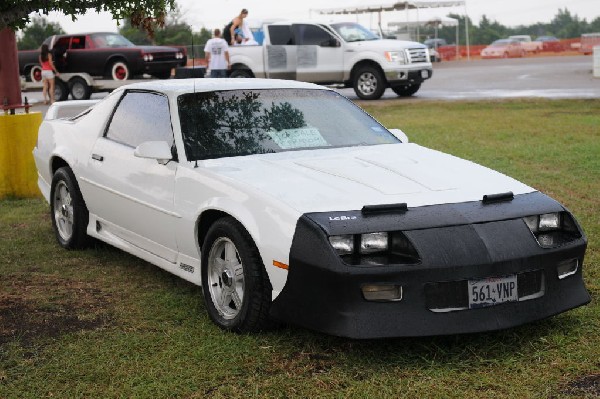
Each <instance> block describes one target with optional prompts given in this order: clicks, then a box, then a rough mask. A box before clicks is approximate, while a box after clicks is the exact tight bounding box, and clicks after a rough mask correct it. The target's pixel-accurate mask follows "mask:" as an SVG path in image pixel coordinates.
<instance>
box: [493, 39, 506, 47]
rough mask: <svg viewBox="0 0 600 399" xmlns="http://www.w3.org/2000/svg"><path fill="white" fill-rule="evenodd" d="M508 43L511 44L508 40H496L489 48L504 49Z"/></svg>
mask: <svg viewBox="0 0 600 399" xmlns="http://www.w3.org/2000/svg"><path fill="white" fill-rule="evenodd" d="M510 43H511V41H510V40H507V39H500V40H496V41H495V42H494V43H492V44H490V46H492V47H504V46H508V45H509V44H510Z"/></svg>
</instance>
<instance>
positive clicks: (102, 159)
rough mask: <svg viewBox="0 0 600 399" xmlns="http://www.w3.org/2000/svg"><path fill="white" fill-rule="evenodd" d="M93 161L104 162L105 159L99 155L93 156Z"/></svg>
mask: <svg viewBox="0 0 600 399" xmlns="http://www.w3.org/2000/svg"><path fill="white" fill-rule="evenodd" d="M92 159H93V160H95V161H100V162H102V161H104V157H103V156H102V155H98V154H92Z"/></svg>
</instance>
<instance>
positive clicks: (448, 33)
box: [421, 8, 600, 45]
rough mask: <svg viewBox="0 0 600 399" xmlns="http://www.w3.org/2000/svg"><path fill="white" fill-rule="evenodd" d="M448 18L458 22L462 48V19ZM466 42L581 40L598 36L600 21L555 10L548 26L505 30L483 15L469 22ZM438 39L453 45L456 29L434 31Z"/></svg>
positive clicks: (445, 28)
mask: <svg viewBox="0 0 600 399" xmlns="http://www.w3.org/2000/svg"><path fill="white" fill-rule="evenodd" d="M448 16H449V17H451V18H454V19H458V20H459V26H460V29H461V34H460V35H459V44H461V45H464V44H466V42H465V37H464V34H463V33H462V32H464V26H465V17H464V16H463V15H457V14H450V15H448ZM468 20H469V38H470V43H471V44H489V43H491V42H493V41H494V40H497V39H502V38H506V37H508V36H511V35H531V36H532V37H534V38H535V37H537V36H545V35H548V36H556V37H557V38H559V39H573V38H578V37H580V36H581V34H582V33H592V32H600V17H597V18H595V19H594V20H592V21H591V22H587V20H586V19H585V18H583V19H581V18H579V17H578V16H577V15H574V14H571V13H570V12H569V10H567V9H566V8H565V9H560V8H559V9H558V11H557V13H556V15H555V16H554V18H553V19H552V20H551V21H550V22H549V23H543V22H537V23H535V24H532V25H520V26H516V27H507V26H504V25H502V24H500V23H499V22H498V21H492V20H490V19H489V18H488V17H487V16H485V15H483V16H482V17H481V20H480V21H479V24H478V25H476V24H474V23H473V22H472V21H471V19H470V18H469V19H468ZM421 33H422V34H423V35H426V36H427V35H428V36H432V33H433V32H431V31H428V30H427V29H424V30H423V31H422V32H421ZM438 37H439V38H443V39H445V40H446V42H448V43H455V42H456V28H455V27H448V26H445V27H442V28H440V29H439V30H438Z"/></svg>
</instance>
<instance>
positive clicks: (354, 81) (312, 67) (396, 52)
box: [229, 22, 433, 100]
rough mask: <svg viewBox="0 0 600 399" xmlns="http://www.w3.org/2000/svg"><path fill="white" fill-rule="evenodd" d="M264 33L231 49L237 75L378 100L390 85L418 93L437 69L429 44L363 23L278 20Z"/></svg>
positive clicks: (402, 93) (398, 90)
mask: <svg viewBox="0 0 600 399" xmlns="http://www.w3.org/2000/svg"><path fill="white" fill-rule="evenodd" d="M259 33H260V35H261V36H262V35H264V38H263V40H262V44H261V45H258V46H243V45H242V46H232V47H230V49H229V54H230V59H231V73H230V76H231V77H240V78H241V77H256V78H274V79H293V80H299V81H303V82H311V83H318V84H343V85H344V86H345V87H353V88H354V91H355V92H356V95H357V96H358V97H359V98H361V99H364V100H375V99H378V98H380V97H381V96H382V95H383V92H384V91H385V89H386V88H388V87H390V88H391V89H392V90H393V91H394V93H396V94H397V95H399V96H412V95H413V94H415V93H416V92H417V91H418V90H419V88H420V87H421V83H423V81H425V80H426V79H429V78H431V76H432V73H433V70H432V66H431V62H430V61H429V53H428V49H427V47H426V46H424V45H422V44H420V43H416V42H408V41H401V40H385V39H380V38H379V37H378V36H376V35H375V34H373V33H372V32H370V31H369V30H368V29H366V28H365V27H363V26H361V25H359V24H357V23H352V22H346V23H331V24H323V23H314V22H308V23H307V22H277V23H271V24H265V25H263V26H262V28H261V29H260V30H259ZM259 41H260V40H259Z"/></svg>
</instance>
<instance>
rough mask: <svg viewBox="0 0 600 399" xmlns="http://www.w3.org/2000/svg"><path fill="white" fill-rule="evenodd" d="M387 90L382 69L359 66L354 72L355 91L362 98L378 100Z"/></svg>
mask: <svg viewBox="0 0 600 399" xmlns="http://www.w3.org/2000/svg"><path fill="white" fill-rule="evenodd" d="M384 91H385V80H384V78H383V74H382V73H381V71H380V70H379V69H377V68H375V67H372V66H364V67H361V68H359V69H358V70H357V71H356V73H355V74H354V92H355V93H356V95H357V96H358V97H359V98H360V99H362V100H377V99H378V98H380V97H381V96H382V95H383V92H384Z"/></svg>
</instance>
